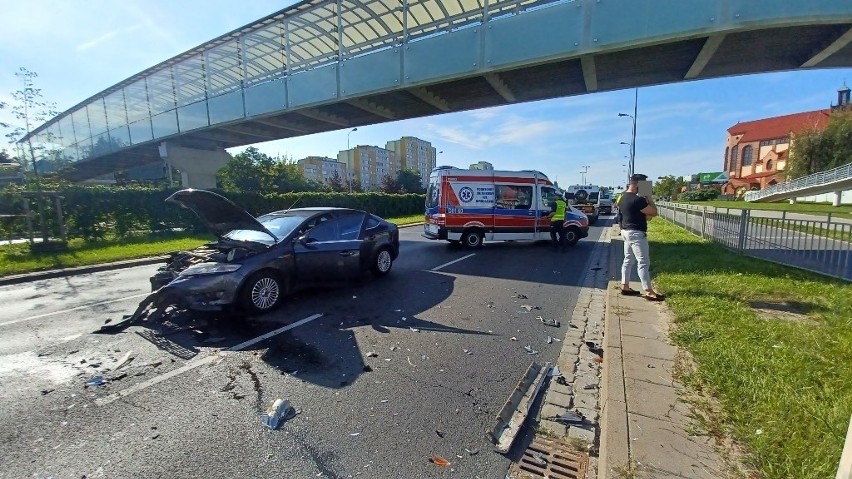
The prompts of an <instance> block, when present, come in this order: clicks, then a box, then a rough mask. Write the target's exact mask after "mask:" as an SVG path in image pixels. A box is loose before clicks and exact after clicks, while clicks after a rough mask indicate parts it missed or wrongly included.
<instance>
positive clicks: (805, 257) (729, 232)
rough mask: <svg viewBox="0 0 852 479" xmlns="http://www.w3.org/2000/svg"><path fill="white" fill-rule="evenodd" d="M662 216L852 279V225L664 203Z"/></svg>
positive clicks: (735, 245) (745, 250) (745, 248)
mask: <svg viewBox="0 0 852 479" xmlns="http://www.w3.org/2000/svg"><path fill="white" fill-rule="evenodd" d="M657 208H658V210H659V215H660V217H662V218H664V219H666V220H669V221H671V222H673V223H675V224H677V225H679V226H682V227H683V228H685V229H686V230H688V231H690V232H692V233H694V234H696V235H698V236H700V237H701V238H704V239H707V240H710V241H713V242H715V243H719V244H721V245H722V246H724V247H726V248H728V249H730V250H733V251H736V252H738V253H741V254H744V255H747V256H752V257H755V258H760V259H764V260H767V261H772V262H774V263H779V264H783V265H786V266H792V267H794V268H799V269H805V270H808V271H813V272H816V273H820V274H824V275H827V276H831V277H834V278H840V279H843V280H846V281H852V221H843V220H837V219H835V220H832V218H831V216H827V217H824V218H823V217H819V216H814V217H813V218H814V219H803V218H802V217H803V216H805V215H796V217H795V218H788V217H787V213H786V212H776V211H759V210H747V209H733V208H730V209H716V208H712V207H703V206H695V205H683V204H678V203H658V204H657Z"/></svg>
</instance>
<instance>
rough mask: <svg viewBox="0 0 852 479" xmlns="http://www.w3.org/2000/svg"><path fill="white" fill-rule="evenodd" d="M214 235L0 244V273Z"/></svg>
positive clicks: (85, 261)
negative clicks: (46, 245) (47, 247)
mask: <svg viewBox="0 0 852 479" xmlns="http://www.w3.org/2000/svg"><path fill="white" fill-rule="evenodd" d="M388 221H390V222H391V223H395V224H409V223H416V222H422V221H423V215H422V214H419V215H411V216H403V217H400V218H390V219H388ZM213 239H214V238H213V236H210V235H198V234H196V235H192V234H180V233H170V234H168V235H162V234H157V235H153V234H148V235H141V236H134V237H132V238H125V239H109V240H105V241H97V242H87V241H83V240H81V239H72V240H70V241H69V243H68V250H67V251H63V252H61V253H54V252H50V253H33V252H31V251H30V248H29V246H28V245H26V244H12V245H8V244H6V245H0V276H8V275H12V274H21V273H29V272H33V271H43V270H49V269H59V268H72V267H75V266H87V265H92V264H100V263H109V262H112V261H121V260H126V259H136V258H145V257H148V256H157V255H162V254H167V253H170V252H172V251H180V250H186V249H192V248H195V247H197V246H199V245H201V244H203V243H205V242H207V241H211V240H213Z"/></svg>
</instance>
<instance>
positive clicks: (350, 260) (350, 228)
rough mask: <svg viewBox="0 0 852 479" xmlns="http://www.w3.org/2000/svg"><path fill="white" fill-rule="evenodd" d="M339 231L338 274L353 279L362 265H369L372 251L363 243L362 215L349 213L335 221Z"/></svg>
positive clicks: (359, 271)
mask: <svg viewBox="0 0 852 479" xmlns="http://www.w3.org/2000/svg"><path fill="white" fill-rule="evenodd" d="M337 221H338V224H339V230H340V239H339V240H338V251H339V252H338V256H340V259H339V261H340V268H341V270H340V273H341V274H342V275H343V276H345V277H347V278H353V277H355V276H358V275H359V274H360V273H361V271H362V265H369V264H370V259H371V255H372V249H371V248H370V247H369V246H370V245H369V244H365V242H364V233H363V228H364V213H361V212H355V211H353V212H351V213H348V214H345V215H343V216H341V217H340V218H338V219H337Z"/></svg>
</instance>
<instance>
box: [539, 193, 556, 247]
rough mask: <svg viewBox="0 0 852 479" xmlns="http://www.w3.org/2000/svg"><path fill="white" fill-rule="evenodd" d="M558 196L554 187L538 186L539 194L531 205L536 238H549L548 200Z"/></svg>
mask: <svg viewBox="0 0 852 479" xmlns="http://www.w3.org/2000/svg"><path fill="white" fill-rule="evenodd" d="M557 196H558V194H557V192H556V188H553V187H551V186H539V195H538V197H537V199H536V203H535V205H533V207H534V208H535V210H536V225H535V231H536V239H539V240H546V239H549V238H550V218H548V216H549V215H550V202H551V201H554V200H555V199H556V197H557Z"/></svg>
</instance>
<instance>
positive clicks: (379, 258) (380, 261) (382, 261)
mask: <svg viewBox="0 0 852 479" xmlns="http://www.w3.org/2000/svg"><path fill="white" fill-rule="evenodd" d="M392 266H393V256H391V252H390V251H389V250H388V249H387V248H382V249H380V250H379V252H378V253H376V259H375V260H373V267H372V268H371V269H372V271H373V273H374V274H376V275H377V276H384V275H386V274H388V273H389V272H390V270H391V267H392Z"/></svg>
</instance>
